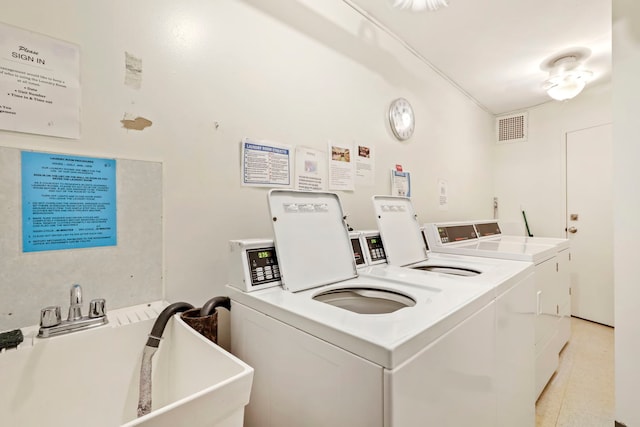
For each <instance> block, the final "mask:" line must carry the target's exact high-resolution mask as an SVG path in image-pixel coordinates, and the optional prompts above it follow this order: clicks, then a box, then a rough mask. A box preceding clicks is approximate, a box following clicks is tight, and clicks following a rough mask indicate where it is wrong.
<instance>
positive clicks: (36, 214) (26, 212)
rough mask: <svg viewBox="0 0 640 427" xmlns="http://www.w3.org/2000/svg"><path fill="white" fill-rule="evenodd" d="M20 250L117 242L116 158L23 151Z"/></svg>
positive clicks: (65, 247) (79, 246) (110, 244)
mask: <svg viewBox="0 0 640 427" xmlns="http://www.w3.org/2000/svg"><path fill="white" fill-rule="evenodd" d="M21 161H22V251H23V252H38V251H51V250H60V249H76V248H90V247H99V246H115V245H116V244H117V218H116V161H115V159H100V158H92V157H79V156H70V155H66V154H51V153H35V152H28V151H23V152H22V153H21Z"/></svg>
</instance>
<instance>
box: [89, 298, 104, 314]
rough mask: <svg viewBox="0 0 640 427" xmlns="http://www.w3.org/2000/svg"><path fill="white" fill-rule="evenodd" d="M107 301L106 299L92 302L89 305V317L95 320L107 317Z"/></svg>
mask: <svg viewBox="0 0 640 427" xmlns="http://www.w3.org/2000/svg"><path fill="white" fill-rule="evenodd" d="M106 311H107V310H106V301H105V299H104V298H98V299H94V300H91V302H90V303H89V317H90V318H92V319H95V318H97V317H104V316H105V315H106Z"/></svg>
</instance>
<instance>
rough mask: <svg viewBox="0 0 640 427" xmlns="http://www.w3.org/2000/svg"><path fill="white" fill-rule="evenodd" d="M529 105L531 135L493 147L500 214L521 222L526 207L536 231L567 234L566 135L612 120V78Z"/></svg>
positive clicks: (533, 228) (530, 222) (494, 177)
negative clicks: (561, 99)
mask: <svg viewBox="0 0 640 427" xmlns="http://www.w3.org/2000/svg"><path fill="white" fill-rule="evenodd" d="M526 111H528V112H529V135H528V140H527V141H526V142H522V143H511V144H501V145H495V146H494V148H493V154H494V174H493V179H494V188H495V195H496V197H498V200H499V205H500V207H499V217H500V219H502V220H505V221H517V222H519V223H523V219H522V213H521V208H522V209H524V210H525V212H526V215H527V221H528V222H529V227H530V229H531V233H532V234H534V235H536V236H540V237H565V236H566V233H565V231H564V228H565V210H566V194H565V181H566V143H565V135H566V133H567V132H570V131H574V130H579V129H584V128H588V127H592V126H597V125H601V124H604V123H611V120H612V114H611V84H610V83H604V84H600V85H597V86H593V87H589V88H587V89H585V90H584V91H583V93H581V94H580V95H579V96H577V97H576V98H574V99H572V100H569V101H565V102H557V101H551V102H548V103H545V104H542V105H539V106H537V107H534V108H530V109H529V110H526Z"/></svg>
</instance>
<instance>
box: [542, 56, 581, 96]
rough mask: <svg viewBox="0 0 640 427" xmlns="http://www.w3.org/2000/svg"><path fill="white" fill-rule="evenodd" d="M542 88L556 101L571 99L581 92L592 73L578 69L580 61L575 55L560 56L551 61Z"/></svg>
mask: <svg viewBox="0 0 640 427" xmlns="http://www.w3.org/2000/svg"><path fill="white" fill-rule="evenodd" d="M552 65H553V66H552V68H551V70H550V71H549V78H548V79H547V80H546V81H545V82H544V90H546V91H547V94H548V95H549V96H550V97H551V98H553V99H555V100H556V101H565V100H567V99H571V98H573V97H575V96H576V95H578V94H579V93H580V92H582V89H584V87H585V85H586V84H587V82H588V81H589V79H590V78H591V76H592V75H593V73H592V72H591V71H587V70H579V69H578V67H579V66H580V62H579V61H578V58H577V57H576V56H575V55H567V56H562V57H560V58H558V59H556V60H555V61H553V64H552Z"/></svg>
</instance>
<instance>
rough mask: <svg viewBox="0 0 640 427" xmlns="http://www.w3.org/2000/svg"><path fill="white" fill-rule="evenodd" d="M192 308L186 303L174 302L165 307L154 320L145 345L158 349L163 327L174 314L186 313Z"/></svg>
mask: <svg viewBox="0 0 640 427" xmlns="http://www.w3.org/2000/svg"><path fill="white" fill-rule="evenodd" d="M192 308H193V306H192V305H191V304H189V303H188V302H174V303H173V304H170V305H168V306H167V307H165V309H164V310H162V312H161V313H160V315H159V316H158V318H157V319H156V321H155V323H154V324H153V327H152V328H151V333H149V339H148V340H147V345H148V346H149V347H155V348H158V346H159V345H160V339H161V338H162V333H163V332H164V328H165V326H167V322H168V321H169V319H171V316H173V315H174V314H176V313H182V312H183V311H187V310H190V309H192Z"/></svg>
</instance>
